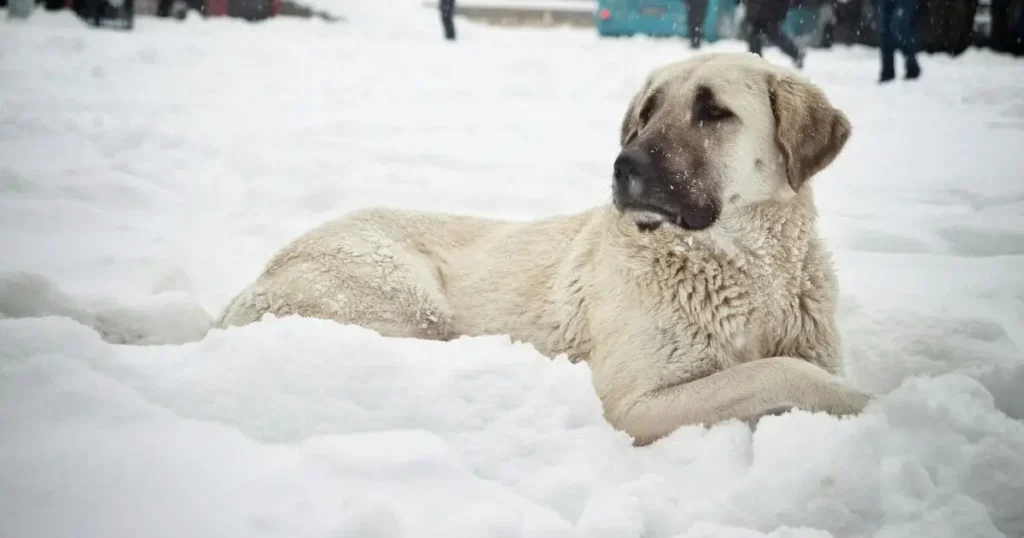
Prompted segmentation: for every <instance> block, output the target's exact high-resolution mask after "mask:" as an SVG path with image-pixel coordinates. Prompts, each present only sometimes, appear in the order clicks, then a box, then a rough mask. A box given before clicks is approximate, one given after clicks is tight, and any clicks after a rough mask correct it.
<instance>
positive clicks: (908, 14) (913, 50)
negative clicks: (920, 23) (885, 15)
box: [892, 0, 921, 79]
mask: <svg viewBox="0 0 1024 538" xmlns="http://www.w3.org/2000/svg"><path fill="white" fill-rule="evenodd" d="M894 3H895V9H894V10H893V20H892V26H893V28H892V31H893V33H894V34H895V40H894V41H895V44H896V46H897V47H898V48H899V49H900V52H901V53H903V59H904V60H905V61H906V69H907V72H906V76H907V78H908V79H915V78H917V77H919V76H921V66H920V65H918V63H917V31H918V30H917V3H916V2H915V0H894Z"/></svg>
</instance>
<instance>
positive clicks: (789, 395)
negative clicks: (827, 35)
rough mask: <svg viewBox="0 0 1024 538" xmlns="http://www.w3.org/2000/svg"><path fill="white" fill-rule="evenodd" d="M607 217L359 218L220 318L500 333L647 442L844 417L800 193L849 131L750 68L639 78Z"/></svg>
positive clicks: (845, 393)
mask: <svg viewBox="0 0 1024 538" xmlns="http://www.w3.org/2000/svg"><path fill="white" fill-rule="evenodd" d="M620 134H621V146H622V147H621V152H620V154H619V155H618V156H617V158H615V159H614V161H615V162H614V174H613V181H612V203H610V204H607V205H605V206H602V207H597V208H594V209H592V210H589V211H586V212H584V213H581V214H576V215H569V216H555V217H551V218H547V219H543V220H539V221H535V222H528V223H523V222H511V221H498V220H492V219H481V218H475V217H468V216H459V215H448V214H436V213H424V212H416V211H408V210H397V209H386V208H373V209H366V210H361V211H356V212H353V213H351V214H349V215H347V216H344V217H342V218H340V219H338V220H335V221H332V222H328V223H326V224H324V225H322V226H320V227H318V228H316V229H313V230H311V231H310V232H308V233H306V234H305V235H303V236H301V237H299V238H297V239H296V240H294V241H293V242H292V243H290V244H289V245H287V246H285V247H284V248H283V249H282V250H281V251H280V252H278V253H277V254H276V255H275V256H274V257H273V258H272V259H271V260H270V262H269V263H268V264H267V266H266V268H265V270H264V272H263V273H262V275H261V276H259V277H258V279H257V280H256V282H254V283H253V284H252V285H250V286H249V287H248V288H247V289H245V290H243V291H242V292H241V293H240V294H239V295H238V296H236V297H235V298H234V300H233V301H232V302H231V303H230V304H229V305H228V307H227V308H226V310H225V311H224V313H223V314H222V316H221V317H220V319H219V321H218V325H219V326H221V327H227V326H230V325H239V324H245V323H251V322H254V321H257V320H259V319H260V318H261V317H262V316H263V315H264V314H266V313H273V314H275V315H278V316H284V315H290V314H297V315H302V316H311V317H318V318H325V319H332V320H336V321H338V322H341V323H352V324H358V325H361V326H364V327H368V328H371V329H374V330H377V331H379V332H380V333H381V334H384V335H389V336H399V337H416V338H429V339H442V340H443V339H450V338H453V337H456V336H459V335H483V334H507V335H510V336H511V337H512V338H514V339H517V340H522V341H525V342H530V343H532V344H533V345H534V346H536V347H537V348H538V349H539V350H540V351H541V352H543V353H545V354H548V355H556V354H560V353H566V354H567V355H568V356H569V357H570V358H571V359H572V360H577V361H587V362H588V363H589V366H590V368H591V369H592V372H593V382H594V387H595V389H596V390H597V393H598V395H599V397H600V399H601V401H602V403H603V406H604V409H605V416H606V417H607V419H608V420H609V422H610V423H611V424H612V425H614V426H615V427H617V428H620V429H622V430H624V431H626V432H628V433H629V434H631V435H632V436H633V437H634V439H635V442H636V443H637V444H647V443H650V442H652V441H654V440H656V439H658V438H661V437H663V436H665V435H667V434H669V433H671V432H672V431H673V430H674V429H676V428H678V427H679V426H681V425H685V424H698V423H704V424H711V423H714V422H718V421H722V420H726V419H730V418H738V419H743V420H750V421H755V420H757V418H758V417H761V416H763V415H765V414H770V413H778V412H782V411H785V410H787V409H789V408H792V407H798V408H802V409H806V410H815V411H826V412H829V413H833V414H837V415H840V414H849V413H856V412H858V411H859V410H860V409H861V408H862V407H863V406H864V405H865V404H866V403H867V400H868V398H867V396H865V395H864V394H862V393H860V392H858V391H856V390H853V389H852V388H849V387H847V386H846V385H845V384H844V383H843V382H842V381H841V380H840V379H839V378H837V377H836V374H837V373H838V372H839V370H840V366H841V364H840V359H841V355H840V342H839V334H838V332H837V327H836V319H835V316H836V298H837V281H836V276H835V274H834V272H833V267H832V264H831V260H830V253H829V252H828V250H827V249H826V246H825V245H824V244H823V243H822V241H821V239H820V238H819V237H818V235H817V232H816V229H815V221H816V209H815V205H814V200H813V196H812V193H811V185H810V184H809V180H810V179H811V177H812V176H814V175H815V174H816V173H817V172H819V171H821V170H822V169H824V168H825V167H827V166H828V165H829V164H830V163H831V162H832V161H833V159H834V158H835V157H836V155H837V154H838V153H839V152H840V151H841V150H842V148H843V146H844V145H845V143H846V141H847V139H848V137H849V135H850V124H849V121H848V120H847V118H846V116H845V115H844V114H843V113H842V112H841V111H840V110H837V109H836V108H834V107H833V106H832V105H831V104H830V102H829V100H828V99H827V98H826V96H825V95H824V94H823V93H822V92H821V90H819V89H818V88H817V87H816V86H814V85H813V84H811V83H810V82H809V81H807V80H805V79H803V78H801V77H800V76H798V75H797V74H796V73H794V72H792V71H790V70H788V69H783V68H779V67H775V66H772V65H771V64H769V63H768V62H766V61H764V60H761V59H760V58H758V57H756V56H754V55H750V54H743V53H741V54H704V55H699V56H695V57H692V58H690V59H687V60H684V61H681V62H677V63H673V64H670V65H667V66H664V67H662V68H660V69H657V70H655V71H653V72H652V73H651V74H650V75H649V77H648V79H647V80H646V83H645V84H644V85H643V87H642V88H641V90H640V91H639V92H638V93H637V94H636V96H635V97H634V98H633V99H632V101H631V102H630V104H629V106H628V109H627V111H626V114H625V117H624V118H623V121H622V131H621V133H620Z"/></svg>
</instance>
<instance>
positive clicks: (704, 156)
mask: <svg viewBox="0 0 1024 538" xmlns="http://www.w3.org/2000/svg"><path fill="white" fill-rule="evenodd" d="M849 136H850V122H849V120H848V119H847V118H846V115H845V114H843V112H842V111H840V110H838V109H836V108H835V107H833V106H832V105H831V103H830V102H829V100H828V98H827V97H826V96H825V94H824V93H823V92H822V91H821V90H820V89H819V88H817V87H816V86H814V85H813V84H811V83H810V82H809V81H807V80H805V79H804V78H802V77H800V76H799V75H797V74H796V73H795V72H793V71H791V70H788V69H784V68H780V67H776V66H774V65H772V64H770V63H769V62H767V61H765V60H763V59H761V58H760V57H758V56H756V55H753V54H748V53H711V54H702V55H698V56H694V57H692V58H689V59H687V60H683V61H681V62H677V63H673V64H669V65H667V66H664V67H661V68H659V69H656V70H654V71H653V72H651V74H650V75H649V76H648V78H647V81H646V83H645V85H644V86H643V88H642V89H641V90H640V91H639V92H638V93H637V94H636V95H635V96H634V97H633V99H632V101H631V102H630V105H629V108H628V109H627V111H626V115H625V117H624V118H623V120H622V131H621V139H620V143H621V148H622V149H621V152H620V153H619V155H618V158H616V160H615V164H614V181H613V189H612V192H613V200H614V203H615V207H616V208H618V210H619V211H622V212H623V213H626V214H629V215H630V216H632V218H633V219H634V221H635V222H636V223H637V226H639V227H640V229H641V230H645V231H646V230H653V229H656V228H658V227H659V226H660V225H661V224H663V223H671V224H673V225H676V226H679V227H681V228H684V229H689V230H702V229H705V228H709V227H711V226H712V225H714V224H715V222H716V221H718V220H719V218H720V217H722V216H723V215H728V213H729V212H730V211H737V210H739V209H742V208H743V207H744V206H748V205H750V204H757V203H760V202H764V201H766V200H785V199H787V198H788V197H792V196H793V195H794V193H796V192H798V191H799V190H800V189H801V187H802V186H803V185H804V183H805V182H806V181H807V180H808V179H810V178H811V177H812V176H813V175H814V174H816V173H818V172H819V171H821V170H822V169H824V168H825V167H826V166H828V165H829V164H830V163H831V162H832V161H833V159H835V157H836V155H838V154H839V152H840V151H841V150H842V148H843V146H844V145H845V144H846V141H847V139H848V138H849Z"/></svg>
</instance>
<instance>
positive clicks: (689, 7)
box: [686, 0, 708, 49]
mask: <svg viewBox="0 0 1024 538" xmlns="http://www.w3.org/2000/svg"><path fill="white" fill-rule="evenodd" d="M707 14H708V0H686V22H687V23H688V28H687V29H688V30H689V33H690V46H691V47H692V48H695V49H696V48H700V43H701V41H702V40H703V39H704V19H705V18H706V17H707Z"/></svg>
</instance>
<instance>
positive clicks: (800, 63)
mask: <svg viewBox="0 0 1024 538" xmlns="http://www.w3.org/2000/svg"><path fill="white" fill-rule="evenodd" d="M806 57H807V51H806V50H805V49H804V48H802V47H801V48H799V49H797V51H796V57H795V58H793V65H795V66H796V68H797V69H803V68H804V58H806Z"/></svg>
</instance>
